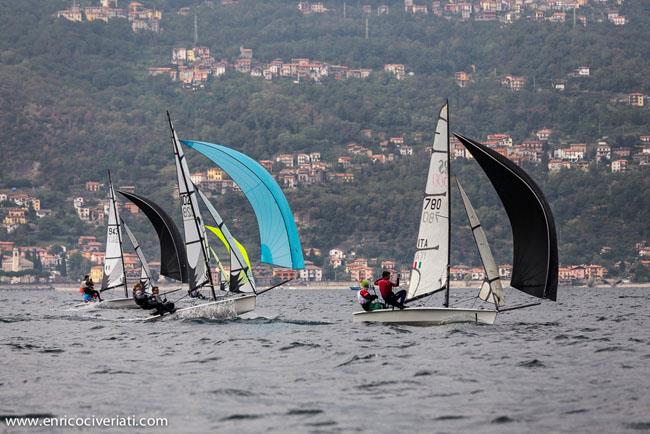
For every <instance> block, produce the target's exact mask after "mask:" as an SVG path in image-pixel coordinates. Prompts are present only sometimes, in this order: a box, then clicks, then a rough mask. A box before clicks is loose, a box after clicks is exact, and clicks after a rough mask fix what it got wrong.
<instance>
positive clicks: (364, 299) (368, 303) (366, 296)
mask: <svg viewBox="0 0 650 434" xmlns="http://www.w3.org/2000/svg"><path fill="white" fill-rule="evenodd" d="M359 286H360V287H361V289H360V290H359V292H358V293H357V301H358V302H359V304H360V305H361V307H362V308H363V310H365V311H366V312H370V311H373V310H377V309H383V308H384V307H385V306H384V304H383V303H381V302H379V301H375V300H377V298H378V297H377V295H376V294H371V293H370V292H369V291H368V290H369V288H370V282H369V281H368V279H363V280H362V281H361V282H360V283H359Z"/></svg>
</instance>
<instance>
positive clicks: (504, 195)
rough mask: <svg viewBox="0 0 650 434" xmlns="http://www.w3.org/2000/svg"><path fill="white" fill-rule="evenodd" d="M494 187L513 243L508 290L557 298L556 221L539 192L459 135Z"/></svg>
mask: <svg viewBox="0 0 650 434" xmlns="http://www.w3.org/2000/svg"><path fill="white" fill-rule="evenodd" d="M455 136H456V137H457V138H458V139H459V140H460V141H461V142H462V143H463V145H465V148H467V150H468V151H469V152H470V153H471V154H472V156H473V157H474V159H475V160H476V162H477V163H478V164H479V165H480V166H481V168H482V169H483V171H484V172H485V174H486V175H487V177H488V179H489V180H490V182H491V183H492V185H493V186H494V188H495V190H496V192H497V195H498V196H499V198H500V199H501V202H502V204H503V206H504V208H505V210H506V214H507V215H508V219H509V220H510V226H511V228H512V239H513V248H514V249H513V250H514V251H513V264H512V265H513V267H512V279H511V281H510V286H512V287H513V288H517V289H519V290H521V291H523V292H525V293H527V294H530V295H533V296H535V297H538V298H548V299H550V300H553V301H555V300H556V298H557V283H558V281H557V279H558V276H557V274H558V253H557V235H556V232H555V221H554V219H553V213H552V212H551V207H550V205H549V204H548V202H547V201H546V198H545V197H544V194H543V193H542V190H541V189H540V188H539V186H538V185H537V184H536V183H535V181H533V179H532V178H531V177H530V176H529V175H528V174H527V173H526V172H525V171H524V170H523V169H521V168H520V167H519V166H517V165H516V164H514V163H513V162H512V161H510V160H508V159H507V158H506V157H504V156H503V155H501V154H499V153H497V152H495V151H494V150H492V149H490V148H488V147H487V146H484V145H482V144H480V143H478V142H476V141H474V140H471V139H468V138H466V137H464V136H462V135H460V134H455Z"/></svg>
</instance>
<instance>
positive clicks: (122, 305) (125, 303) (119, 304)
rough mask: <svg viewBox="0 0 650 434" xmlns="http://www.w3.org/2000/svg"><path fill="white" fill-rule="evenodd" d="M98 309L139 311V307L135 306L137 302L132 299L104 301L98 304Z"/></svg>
mask: <svg viewBox="0 0 650 434" xmlns="http://www.w3.org/2000/svg"><path fill="white" fill-rule="evenodd" d="M97 307H101V308H102V309H139V306H138V305H137V304H135V300H134V299H133V298H131V297H128V298H126V297H125V298H111V299H108V300H102V301H101V302H99V303H97Z"/></svg>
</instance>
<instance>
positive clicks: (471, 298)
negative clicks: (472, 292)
mask: <svg viewBox="0 0 650 434" xmlns="http://www.w3.org/2000/svg"><path fill="white" fill-rule="evenodd" d="M477 298H478V297H476V296H474V297H469V298H465V299H462V300H458V301H456V302H454V303H452V304H451V305H452V306H456V305H457V304H459V303H465V302H466V301H470V300H474V302H476V299H477ZM472 306H474V305H472Z"/></svg>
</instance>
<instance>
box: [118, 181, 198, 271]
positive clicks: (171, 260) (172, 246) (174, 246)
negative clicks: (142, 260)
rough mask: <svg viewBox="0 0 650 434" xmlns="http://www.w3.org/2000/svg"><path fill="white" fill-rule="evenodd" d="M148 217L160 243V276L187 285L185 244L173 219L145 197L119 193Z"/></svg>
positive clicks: (123, 192)
mask: <svg viewBox="0 0 650 434" xmlns="http://www.w3.org/2000/svg"><path fill="white" fill-rule="evenodd" d="M118 193H120V194H121V195H122V196H124V197H126V198H127V199H128V200H130V201H131V202H133V203H134V204H135V205H136V206H137V207H138V208H140V210H142V212H143V213H144V214H145V215H146V216H147V218H148V219H149V221H150V222H151V224H152V225H153V227H154V229H156V232H157V233H158V240H159V241H160V274H161V275H163V276H167V277H169V278H171V279H175V280H178V281H181V282H183V283H187V282H188V280H189V278H188V273H187V254H186V253H185V242H184V241H183V237H181V233H180V232H179V231H178V228H177V227H176V225H175V224H174V221H173V220H172V218H171V217H170V216H169V214H167V213H166V212H165V211H164V210H163V209H162V208H161V207H160V206H158V204H156V203H155V202H153V201H152V200H151V199H148V198H146V197H144V196H141V195H138V194H135V193H127V192H125V191H118Z"/></svg>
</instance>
